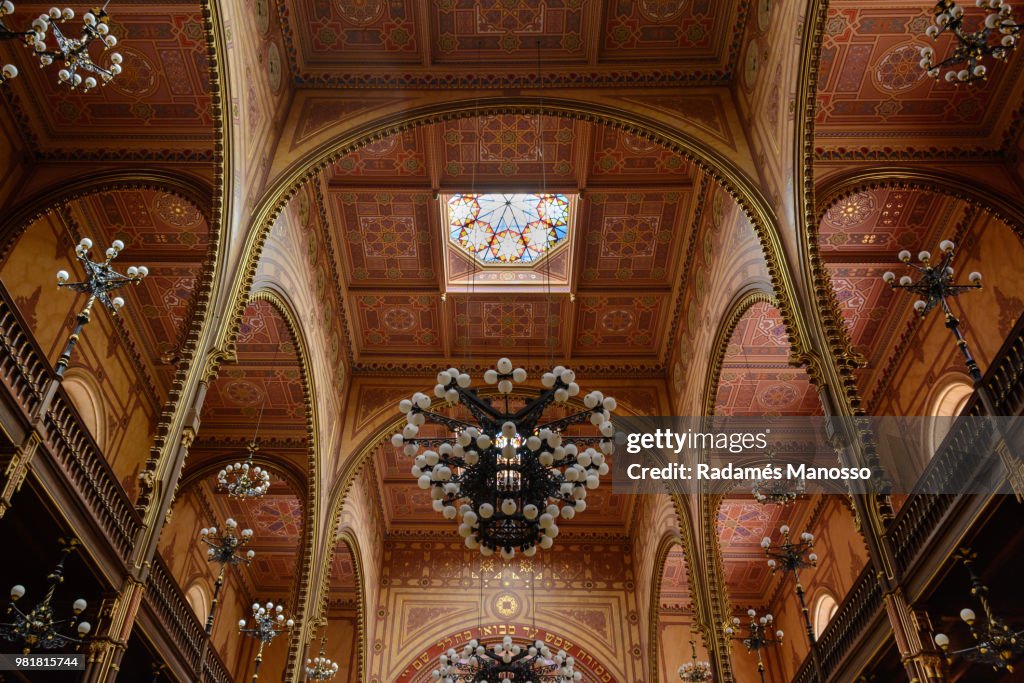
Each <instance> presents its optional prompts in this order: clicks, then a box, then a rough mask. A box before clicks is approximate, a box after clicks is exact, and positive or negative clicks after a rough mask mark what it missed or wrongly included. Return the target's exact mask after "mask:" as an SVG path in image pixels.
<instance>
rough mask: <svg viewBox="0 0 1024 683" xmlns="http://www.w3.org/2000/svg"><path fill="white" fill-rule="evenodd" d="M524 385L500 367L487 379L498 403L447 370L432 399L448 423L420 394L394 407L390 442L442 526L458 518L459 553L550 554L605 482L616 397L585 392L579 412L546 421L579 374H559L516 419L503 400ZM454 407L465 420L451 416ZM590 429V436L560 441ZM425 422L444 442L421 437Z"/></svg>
mask: <svg viewBox="0 0 1024 683" xmlns="http://www.w3.org/2000/svg"><path fill="white" fill-rule="evenodd" d="M526 379H527V376H526V370H524V369H523V368H513V366H512V361H510V360H509V359H508V358H502V359H500V360H499V361H498V363H497V366H496V368H494V369H491V370H487V371H486V372H485V373H484V381H485V382H486V383H487V384H489V385H496V388H497V396H496V397H494V398H485V397H482V396H480V395H479V394H478V393H477V391H476V390H475V389H470V384H471V383H472V382H471V379H470V376H469V375H468V374H466V373H464V372H461V371H459V370H458V369H456V368H451V369H449V370H445V371H443V372H441V373H439V374H438V376H437V384H436V385H435V387H434V395H435V396H436V397H437V398H439V399H442V400H443V401H444V403H443V404H442V408H444V407H446V408H447V409H449V412H452V413H453V414H451V415H448V414H442V413H440V412H435V411H434V410H433V409H432V406H431V404H432V401H431V398H430V396H428V395H427V394H424V393H421V392H417V393H415V394H413V396H412V398H411V399H405V400H403V401H401V402H400V403H399V406H398V407H399V410H401V411H402V412H403V413H405V415H406V420H407V424H406V425H405V427H404V428H403V430H402V431H401V432H400V433H398V434H395V435H394V436H393V437H392V439H391V443H392V445H394V446H395V447H396V448H402V449H403V450H404V452H405V454H406V455H408V456H410V457H412V458H414V462H413V465H412V474H413V476H414V477H416V478H417V481H418V483H419V486H420V488H422V489H429V490H430V494H431V496H432V498H433V501H434V502H433V506H434V509H435V510H437V511H438V512H440V513H441V514H443V515H444V517H445V518H446V519H455V518H456V517H459V516H461V524H460V525H459V533H460V534H461V535H462V536H463V537H464V538H465V539H466V541H465V542H466V546H467V547H468V548H471V549H476V548H479V550H480V552H481V553H482V554H483V555H492V554H494V553H495V552H500V554H501V556H502V557H503V558H504V559H506V560H507V559H511V558H512V557H513V556H514V555H515V554H516V553H517V552H521V553H523V554H525V555H527V556H532V555H533V554H534V553H536V551H537V546H540V547H541V548H545V549H546V548H550V547H551V545H552V544H553V542H554V539H555V537H557V536H558V531H559V530H558V525H557V523H556V520H557V519H558V518H562V519H572V518H573V517H574V516H575V515H576V513H577V512H582V511H583V510H585V509H586V507H587V502H586V498H587V491H588V490H592V489H596V488H597V487H598V486H599V485H600V478H601V476H603V475H605V474H607V473H608V469H609V466H608V463H607V462H605V458H606V456H607V455H609V454H611V453H612V451H613V450H614V443H613V442H612V440H611V437H612V436H613V435H614V433H615V427H614V425H613V424H612V421H611V413H612V411H613V410H615V408H616V402H615V399H614V398H611V397H606V396H604V395H603V394H602V393H601V392H599V391H592V392H590V393H589V394H587V395H586V396H585V397H584V399H583V404H584V406H585V409H584V410H582V411H579V412H577V413H575V414H571V415H569V416H567V417H562V418H556V419H551V420H550V421H546V422H545V421H544V413H545V412H546V411H547V409H548V408H549V407H550V406H552V405H553V404H554V405H556V406H558V405H565V404H566V403H567V402H568V400H569V399H570V398H571V397H573V396H576V395H578V394H579V392H580V388H579V385H578V384H576V375H575V373H574V372H573V371H572V370H569V369H567V368H565V367H562V366H558V367H556V368H554V369H553V370H552V371H551V372H546V373H544V375H543V376H542V377H541V385H542V386H543V389H542V390H541V392H540V395H539V396H537V397H536V398H534V399H533V400H531V401H529V402H527V403H526V405H525V406H523V407H521V408H518V409H515V410H514V409H513V407H512V406H513V402H512V400H511V396H510V395H511V393H512V391H513V389H514V385H515V384H516V383H522V382H525V381H526ZM456 406H459V407H460V408H461V409H462V410H463V411H464V412H465V413H468V415H469V417H468V418H467V419H463V418H460V417H456V416H455V414H454V413H455V411H454V409H455V407H456ZM588 421H589V422H590V423H591V424H592V425H593V426H594V427H596V428H597V434H594V435H590V436H569V435H566V434H564V431H565V430H566V428H568V427H570V426H572V425H576V424H583V423H586V422H588ZM427 422H431V423H434V424H438V425H441V426H443V427H446V428H447V429H449V430H451V434H450V435H448V436H446V437H442V438H424V437H421V436H420V427H422V426H423V425H424V424H426V423H427ZM595 447H596V448H595ZM421 449H423V450H422V451H421Z"/></svg>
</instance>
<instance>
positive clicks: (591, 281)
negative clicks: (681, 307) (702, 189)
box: [578, 191, 693, 288]
mask: <svg viewBox="0 0 1024 683" xmlns="http://www.w3.org/2000/svg"><path fill="white" fill-rule="evenodd" d="M692 200H693V193H692V192H688V191H679V192H641V191H634V192H590V193H588V194H587V195H586V199H585V200H584V201H583V202H581V216H580V220H579V221H578V224H579V226H580V229H581V231H582V234H581V239H582V240H583V251H582V255H581V258H582V264H581V270H580V286H581V288H582V287H601V288H603V287H614V286H615V285H617V284H627V283H628V284H629V286H651V285H661V286H667V285H669V284H670V282H671V281H673V280H674V275H675V270H676V267H677V265H678V262H679V258H678V256H679V252H680V251H681V249H683V248H684V247H683V244H682V243H683V241H684V235H683V232H682V231H683V228H684V227H685V226H686V223H687V219H688V217H689V214H690V210H691V209H690V204H691V203H692Z"/></svg>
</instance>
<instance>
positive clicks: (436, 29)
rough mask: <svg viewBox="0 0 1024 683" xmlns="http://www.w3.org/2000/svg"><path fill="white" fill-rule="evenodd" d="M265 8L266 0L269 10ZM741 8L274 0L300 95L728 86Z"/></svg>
mask: <svg viewBox="0 0 1024 683" xmlns="http://www.w3.org/2000/svg"><path fill="white" fill-rule="evenodd" d="M271 4H272V3H271ZM747 4H748V3H746V2H738V3H734V2H728V3H727V2H709V1H708V0H657V1H652V0H643V1H642V2H617V1H616V0H594V1H593V2H579V0H547V1H546V2H542V3H538V2H529V1H527V0H511V1H508V2H476V1H459V2H450V1H443V2H429V3H421V2H415V1H414V0H392V1H391V2H385V1H384V0H365V1H363V2H303V1H301V0H284V2H283V3H282V5H283V7H284V12H283V13H282V16H284V17H286V22H285V26H284V38H285V45H286V51H287V53H288V56H289V62H290V68H291V72H292V77H293V79H294V81H295V83H296V84H297V85H300V86H314V87H322V86H334V87H339V86H340V87H358V86H370V87H412V88H424V87H427V88H429V87H449V88H450V87H460V86H462V87H464V86H466V85H469V84H473V85H481V84H488V83H505V84H507V83H509V82H518V83H523V84H527V83H530V82H536V79H537V77H538V73H537V72H538V70H539V69H538V63H540V64H541V65H543V69H542V74H541V78H543V80H544V82H545V83H546V84H548V85H559V86H562V87H565V86H574V85H577V86H579V85H586V86H594V85H615V84H626V83H629V84H635V83H637V82H641V83H667V84H668V83H671V84H672V85H676V84H678V83H679V81H680V80H684V79H691V80H693V81H698V82H703V83H707V82H721V81H724V80H726V79H728V77H729V75H730V74H731V72H732V70H733V65H734V63H735V60H736V55H737V53H738V50H739V37H740V36H741V35H742V33H743V32H742V30H740V29H742V26H743V24H744V23H745V21H746V14H747V11H746V8H747Z"/></svg>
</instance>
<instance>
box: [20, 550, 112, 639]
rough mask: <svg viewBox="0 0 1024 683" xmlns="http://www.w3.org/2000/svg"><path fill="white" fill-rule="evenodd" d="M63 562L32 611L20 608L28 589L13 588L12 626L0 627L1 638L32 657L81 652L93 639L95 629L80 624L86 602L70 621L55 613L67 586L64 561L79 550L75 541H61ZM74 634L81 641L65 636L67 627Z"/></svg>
mask: <svg viewBox="0 0 1024 683" xmlns="http://www.w3.org/2000/svg"><path fill="white" fill-rule="evenodd" d="M60 543H61V546H62V547H61V551H60V560H59V561H58V562H57V566H55V567H54V568H53V569H52V570H51V571H50V573H49V575H48V576H47V577H46V581H47V583H49V584H50V587H49V588H48V589H47V591H46V594H45V595H44V596H43V599H42V601H41V602H39V603H38V604H36V605H35V606H34V607H33V608H32V609H30V610H28V611H27V612H23V611H22V610H21V609H20V608H19V607H18V605H17V602H18V600H20V599H21V598H23V597H25V592H26V591H25V587H24V586H22V585H20V584H19V585H17V586H14V587H12V588H11V602H10V603H9V604H8V606H7V614H6V619H7V620H8V623H4V624H0V638H2V639H3V640H6V641H8V642H11V643H18V644H20V645H21V648H22V650H21V651H22V653H24V654H28V653H30V652H32V650H33V649H37V648H42V649H44V650H53V649H56V648H65V647H70V646H74V647H75V648H77V647H78V646H80V645H81V644H82V642H83V639H84V638H85V637H86V636H87V635H89V631H91V630H92V626H91V625H90V624H89V622H87V621H80V620H79V619H80V617H81V615H82V612H84V611H85V608H86V607H88V604H87V603H86V602H85V600H83V599H81V598H79V599H77V600H75V602H74V603H73V604H72V605H71V615H70V616H69V617H68V618H66V619H57V618H56V616H55V615H54V613H53V606H52V605H51V601H52V600H53V595H54V593H55V592H56V590H57V586H59V585H60V584H62V583H64V561H65V560H67V559H68V555H70V554H71V553H72V552H74V550H75V548H77V547H78V541H77V540H75V539H71V540H63V539H62V540H61V541H60ZM65 626H67V627H68V629H70V630H72V631H74V632H75V633H76V634H77V637H75V636H73V635H69V634H67V633H63V632H62V631H63V630H64V627H65Z"/></svg>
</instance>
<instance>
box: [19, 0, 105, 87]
mask: <svg viewBox="0 0 1024 683" xmlns="http://www.w3.org/2000/svg"><path fill="white" fill-rule="evenodd" d="M108 4H110V3H109V0H108V2H107V3H106V4H104V5H103V7H102V8H96V9H93V10H92V11H91V12H86V13H85V14H84V15H82V32H81V35H80V36H79V37H78V38H72V37H69V36H66V35H64V32H63V31H61V29H60V26H61V25H62V24H64V23H65V22H68V21H71V20H72V19H74V18H75V11H74V10H73V9H71V8H70V7H65V8H64V9H63V10H62V9H59V8H57V7H51V8H50V10H49V11H48V12H47V13H45V14H40V15H39V16H38V17H36V19H34V20H33V21H32V26H31V27H30V28H29V30H27V31H13V30H11V29H10V28H9V27H8V26H6V25H5V24H4V23H3V17H4V16H7V15H10V14H12V13H13V12H14V3H13V2H11V1H10V0H5V1H4V2H2V3H0V40H2V39H11V38H21V39H23V40H24V41H25V45H26V46H27V47H28V48H29V49H31V50H33V51H34V52H35V54H36V57H37V58H38V59H39V66H40V68H46V67H48V66H51V65H53V64H54V63H56V64H57V65H58V66H60V67H61V69H60V71H58V72H57V76H58V77H59V80H60V83H62V84H65V85H67V86H69V87H70V88H72V89H76V88H79V87H81V89H82V90H83V91H88V90H92V89H93V88H95V87H96V86H97V85H106V84H107V83H109V82H110V81H112V80H113V79H114V78H115V77H116V76H117V75H118V74H120V73H121V63H122V61H123V57H122V56H121V54H120V53H119V52H111V53H110V56H109V57H108V60H109V62H110V64H109V66H100V65H99V64H97V63H96V62H95V61H93V58H92V55H91V54H90V49H91V48H92V45H94V44H99V45H101V46H102V51H103V52H106V51H107V50H109V49H110V48H113V47H114V46H115V45H117V37H116V36H114V35H113V34H112V33H110V24H109V15H108V14H107V5H108ZM49 31H52V33H53V38H54V42H55V43H56V45H55V46H54V47H52V48H51V47H50V46H49V45H48V44H47V32H49ZM0 73H2V75H0V83H3V82H5V81H7V80H9V79H11V78H15V77H16V76H17V75H18V69H17V67H15V66H14V65H13V64H6V65H4V67H3V69H2V70H0ZM83 74H84V75H83ZM97 78H98V79H99V80H97Z"/></svg>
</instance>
